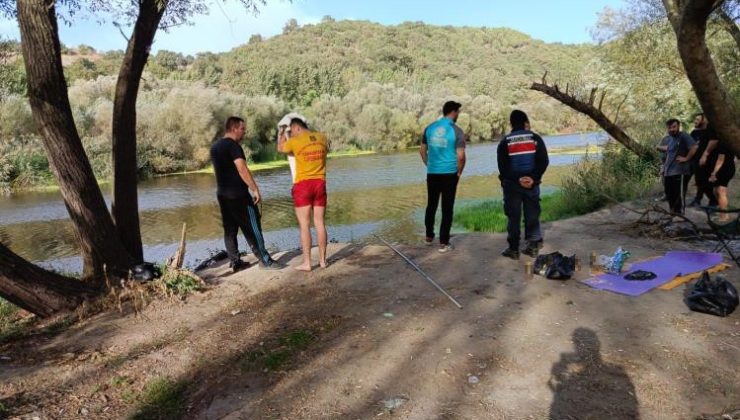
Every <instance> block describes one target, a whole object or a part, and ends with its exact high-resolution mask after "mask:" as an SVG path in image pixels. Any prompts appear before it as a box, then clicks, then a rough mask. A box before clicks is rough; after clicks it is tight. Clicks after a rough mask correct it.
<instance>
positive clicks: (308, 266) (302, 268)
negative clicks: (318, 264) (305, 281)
mask: <svg viewBox="0 0 740 420" xmlns="http://www.w3.org/2000/svg"><path fill="white" fill-rule="evenodd" d="M295 269H296V270H298V271H311V264H306V263H303V264H301V265H299V266H297V267H295Z"/></svg>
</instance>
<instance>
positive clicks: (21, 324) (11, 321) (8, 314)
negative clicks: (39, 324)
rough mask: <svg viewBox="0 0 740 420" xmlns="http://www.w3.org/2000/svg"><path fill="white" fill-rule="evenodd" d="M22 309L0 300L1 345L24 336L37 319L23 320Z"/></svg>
mask: <svg viewBox="0 0 740 420" xmlns="http://www.w3.org/2000/svg"><path fill="white" fill-rule="evenodd" d="M19 314H20V308H19V307H17V306H15V305H13V304H12V303H10V302H8V301H7V300H4V299H2V298H0V344H2V343H6V342H8V341H11V340H15V339H17V338H19V337H22V336H24V335H25V334H26V333H27V332H28V330H29V327H30V326H31V324H33V323H34V322H35V321H36V318H34V317H30V318H25V319H21V318H20V317H19Z"/></svg>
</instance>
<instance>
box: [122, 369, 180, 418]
mask: <svg viewBox="0 0 740 420" xmlns="http://www.w3.org/2000/svg"><path fill="white" fill-rule="evenodd" d="M186 391H187V384H186V383H185V382H183V381H172V380H170V379H167V378H161V377H160V378H156V379H153V380H152V381H151V382H149V383H148V384H147V385H146V387H145V388H144V391H142V393H141V395H140V396H139V399H140V401H141V402H140V404H139V407H138V408H137V410H136V412H135V413H134V414H133V415H132V416H131V419H133V420H159V419H161V420H165V419H178V418H181V417H182V415H183V414H184V413H185V392H186Z"/></svg>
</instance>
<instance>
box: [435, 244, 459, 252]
mask: <svg viewBox="0 0 740 420" xmlns="http://www.w3.org/2000/svg"><path fill="white" fill-rule="evenodd" d="M453 249H455V247H453V246H452V244H446V245H440V246H439V250H438V251H439V252H441V253H443V254H444V253H445V252H448V251H452V250H453Z"/></svg>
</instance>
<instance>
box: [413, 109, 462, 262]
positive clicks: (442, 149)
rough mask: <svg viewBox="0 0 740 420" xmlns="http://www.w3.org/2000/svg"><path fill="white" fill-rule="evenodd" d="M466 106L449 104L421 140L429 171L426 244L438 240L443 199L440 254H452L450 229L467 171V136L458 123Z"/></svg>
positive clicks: (422, 152) (423, 157)
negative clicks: (436, 221) (459, 186)
mask: <svg viewBox="0 0 740 420" xmlns="http://www.w3.org/2000/svg"><path fill="white" fill-rule="evenodd" d="M461 106H462V105H461V104H460V103H458V102H455V101H448V102H446V103H445V104H444V106H443V107H442V118H440V119H439V120H437V121H435V122H433V123H432V124H430V125H429V126H427V128H426V129H424V134H423V135H422V139H421V149H420V150H419V153H420V154H421V160H422V162H424V165H426V167H427V209H426V215H425V217H424V225H425V226H426V238H425V240H426V244H427V245H431V244H432V241H433V240H434V218H435V216H436V213H437V207H438V205H439V199H440V197H441V198H442V222H441V224H440V227H439V252H447V251H450V250H452V245H450V228H451V227H452V216H453V209H454V207H455V194H456V192H457V183H458V181H459V180H460V176H461V175H462V172H463V168H465V140H466V136H465V133H464V132H463V131H462V129H460V127H458V126H457V125H456V124H455V123H456V122H457V117H458V115H460V107H461Z"/></svg>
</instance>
